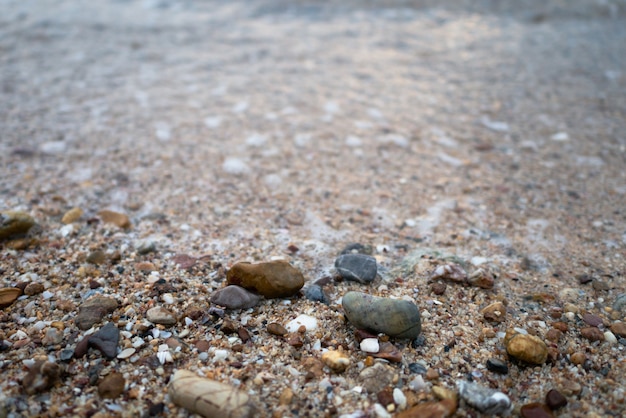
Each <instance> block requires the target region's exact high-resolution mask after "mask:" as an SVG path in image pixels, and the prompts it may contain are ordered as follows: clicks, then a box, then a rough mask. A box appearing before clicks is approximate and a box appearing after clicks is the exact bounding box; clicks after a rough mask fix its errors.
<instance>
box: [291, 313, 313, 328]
mask: <svg viewBox="0 0 626 418" xmlns="http://www.w3.org/2000/svg"><path fill="white" fill-rule="evenodd" d="M300 327H304V329H305V331H315V330H316V329H317V319H315V318H314V317H312V316H310V315H305V314H302V315H298V316H297V317H296V319H293V320H291V321H289V322H288V323H287V326H286V327H285V328H286V329H287V331H288V332H298V331H299V330H300Z"/></svg>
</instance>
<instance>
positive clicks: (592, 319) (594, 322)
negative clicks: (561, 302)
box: [583, 313, 602, 327]
mask: <svg viewBox="0 0 626 418" xmlns="http://www.w3.org/2000/svg"><path fill="white" fill-rule="evenodd" d="M583 321H584V322H585V323H586V324H587V325H590V326H592V327H599V326H600V325H602V318H600V317H599V316H596V315H593V314H590V313H586V314H584V315H583Z"/></svg>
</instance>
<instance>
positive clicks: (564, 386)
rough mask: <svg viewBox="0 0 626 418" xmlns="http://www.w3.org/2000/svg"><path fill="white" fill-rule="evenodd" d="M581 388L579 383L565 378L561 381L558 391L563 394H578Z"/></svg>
mask: <svg viewBox="0 0 626 418" xmlns="http://www.w3.org/2000/svg"><path fill="white" fill-rule="evenodd" d="M582 390H583V387H582V386H581V385H580V383H578V382H575V381H573V380H565V381H563V382H562V383H561V387H560V390H559V392H561V393H562V394H563V395H565V396H578V395H579V394H580V392H581V391H582Z"/></svg>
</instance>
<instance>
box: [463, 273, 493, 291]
mask: <svg viewBox="0 0 626 418" xmlns="http://www.w3.org/2000/svg"><path fill="white" fill-rule="evenodd" d="M467 283H468V284H469V285H470V286H474V287H480V288H481V289H491V288H493V286H494V283H495V281H494V277H493V274H492V273H491V272H489V271H487V270H485V269H482V268H480V269H478V270H476V271H475V272H473V273H472V274H470V275H469V276H468V277H467Z"/></svg>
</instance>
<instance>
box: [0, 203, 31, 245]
mask: <svg viewBox="0 0 626 418" xmlns="http://www.w3.org/2000/svg"><path fill="white" fill-rule="evenodd" d="M33 225H35V220H34V219H33V218H32V217H31V216H30V215H29V214H27V213H26V212H21V211H13V210H7V211H0V240H1V239H6V238H11V237H13V236H17V235H22V234H25V233H27V232H28V230H29V229H30V228H31V227H32V226H33Z"/></svg>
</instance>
